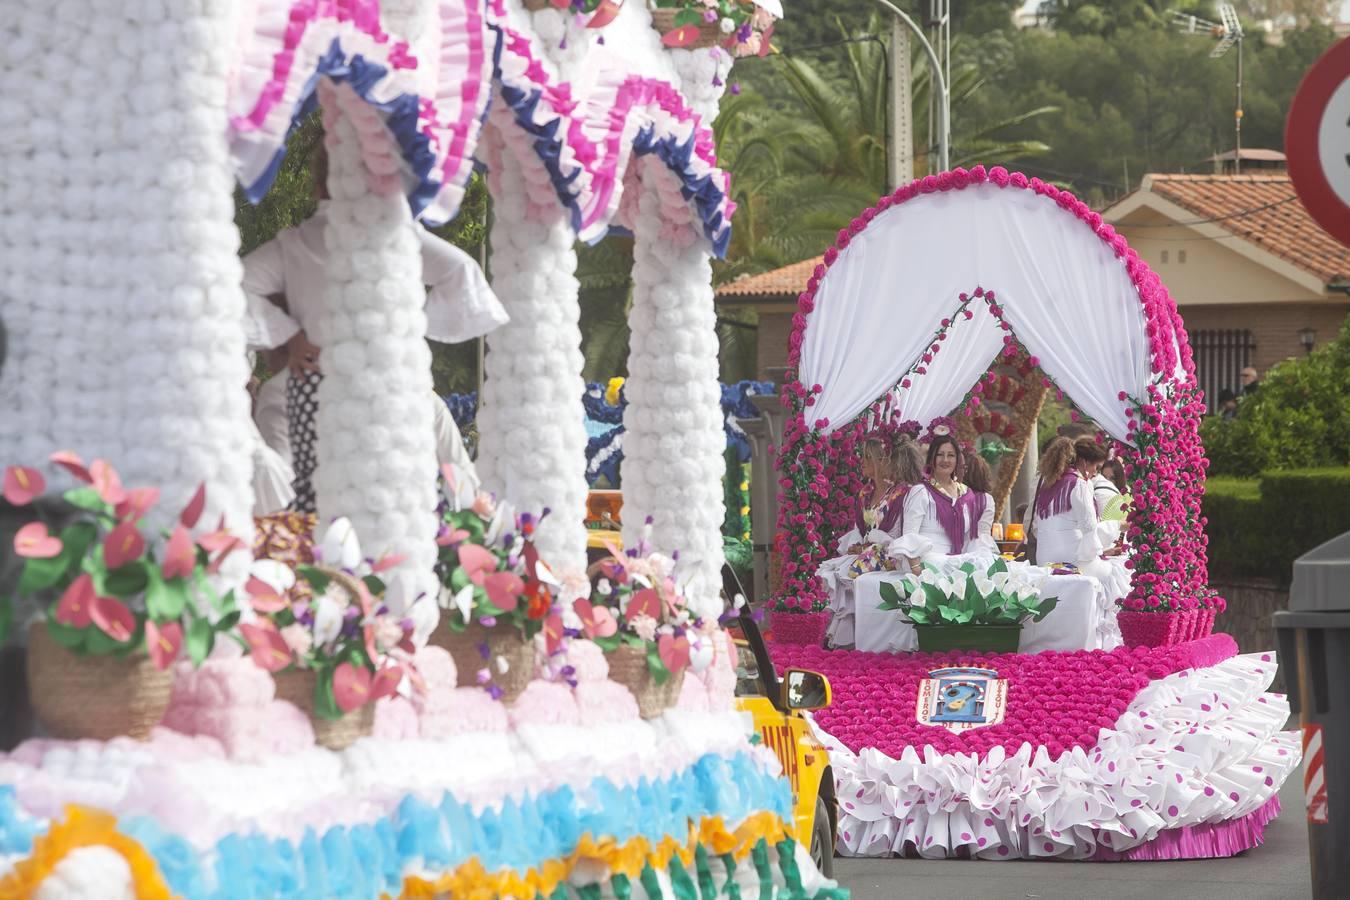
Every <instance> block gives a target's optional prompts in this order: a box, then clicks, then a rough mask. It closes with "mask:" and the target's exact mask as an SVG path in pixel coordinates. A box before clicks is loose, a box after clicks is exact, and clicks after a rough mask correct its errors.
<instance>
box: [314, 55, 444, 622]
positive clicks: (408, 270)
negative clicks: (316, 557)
mask: <svg viewBox="0 0 1350 900" xmlns="http://www.w3.org/2000/svg"><path fill="white" fill-rule="evenodd" d="M319 96H320V100H321V102H322V104H323V110H324V125H325V143H326V145H327V147H328V158H329V173H328V191H329V194H330V195H331V200H330V202H329V210H328V220H327V226H326V229H325V231H324V242H325V244H326V246H327V249H328V292H327V294H326V296H325V303H324V310H323V315H322V316H321V317H320V319H319V322H318V325H317V326H316V327H315V328H314V329H313V334H311V335H310V337H311V338H312V339H313V340H314V342H315V343H316V344H318V345H319V346H320V347H322V348H323V350H322V354H321V356H320V364H321V365H322V367H323V373H324V379H323V382H322V384H321V385H320V386H319V392H318V398H319V408H318V413H317V416H316V421H315V428H316V431H317V435H318V447H317V458H318V467H317V469H316V471H315V477H314V487H315V493H316V497H317V502H318V514H319V519H320V521H321V522H327V521H331V520H333V519H335V518H337V517H339V516H345V517H347V518H348V519H349V520H350V521H351V522H352V525H353V526H354V527H355V528H356V532H357V535H358V537H359V539H360V543H361V546H362V547H363V548H366V549H367V550H368V551H370V553H371V555H372V556H373V557H376V558H378V557H381V556H384V555H386V554H390V553H394V554H400V555H404V556H406V560H405V561H404V562H403V563H402V564H401V566H400V567H399V570H398V571H401V572H406V573H408V574H409V576H410V577H411V583H409V584H407V585H406V588H407V590H405V591H400V592H399V593H401V594H402V595H403V596H406V597H409V598H411V597H416V596H417V595H419V594H423V593H425V595H426V598H433V597H434V596H435V591H434V588H435V584H434V581H435V576H434V574H433V566H434V565H435V561H436V544H435V538H436V530H437V523H436V517H435V508H436V502H437V498H436V447H435V439H434V429H433V427H432V410H431V406H430V405H429V403H428V400H429V397H430V394H431V392H432V381H431V352H430V350H429V349H428V348H427V344H426V340H425V335H426V324H427V323H426V313H425V312H424V310H423V305H424V303H425V301H426V292H425V288H424V286H423V284H422V254H421V243H420V241H419V239H418V235H417V232H416V230H415V229H416V228H417V227H418V226H417V225H416V224H415V223H414V222H413V220H412V216H411V213H410V212H409V209H408V204H407V201H406V200H405V199H404V197H403V194H402V189H401V183H400V181H399V179H398V178H397V176H394V177H392V178H390V177H388V176H387V175H386V174H384V173H385V171H386V170H388V169H389V168H390V165H389V164H390V163H392V160H389V159H388V157H389V154H391V153H393V152H395V151H394V150H393V149H392V145H391V144H390V143H389V140H388V136H387V132H386V130H385V127H384V123H383V121H382V119H381V117H380V115H379V113H378V112H377V111H376V110H375V109H374V108H373V107H371V106H368V105H367V104H366V103H364V102H363V101H362V100H361V99H360V98H359V97H357V96H356V94H355V92H353V91H352V89H351V88H350V87H348V86H346V85H338V86H336V87H335V86H333V84H332V83H331V82H329V81H327V80H326V79H325V80H324V81H322V82H320V85H319ZM426 598H424V600H423V601H422V603H421V604H419V610H418V611H419V612H424V611H425V609H424V608H425V607H430V610H431V611H432V613H431V617H432V618H433V619H434V610H435V604H434V602H431V600H430V599H426ZM395 612H396V613H397V612H399V611H398V610H395ZM414 618H417V619H418V624H419V631H429V630H430V626H434V624H435V622H434V621H431V622H430V625H427V624H426V623H423V622H422V621H421V619H420V618H419V617H417V616H415V617H414Z"/></svg>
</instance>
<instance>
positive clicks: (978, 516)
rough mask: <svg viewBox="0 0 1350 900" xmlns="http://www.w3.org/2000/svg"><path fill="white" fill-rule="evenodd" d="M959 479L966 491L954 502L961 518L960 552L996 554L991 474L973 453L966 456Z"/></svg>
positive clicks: (992, 478) (992, 476)
mask: <svg viewBox="0 0 1350 900" xmlns="http://www.w3.org/2000/svg"><path fill="white" fill-rule="evenodd" d="M963 480H964V481H965V485H966V488H967V490H966V493H965V494H964V495H963V496H962V497H961V500H960V503H959V504H958V505H959V506H960V507H961V509H962V515H963V518H964V521H965V526H966V542H965V544H964V545H963V546H962V548H961V552H962V553H974V554H978V555H981V556H986V555H987V556H998V544H996V543H995V542H994V493H993V489H994V475H993V473H992V472H990V471H989V464H988V463H987V462H985V461H984V458H983V457H981V456H980V455H979V454H977V453H972V454H970V455H968V456H967V457H966V471H965V475H964V476H963Z"/></svg>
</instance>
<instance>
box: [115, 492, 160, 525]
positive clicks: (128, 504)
mask: <svg viewBox="0 0 1350 900" xmlns="http://www.w3.org/2000/svg"><path fill="white" fill-rule="evenodd" d="M158 502H159V488H156V487H144V488H135V489H133V490H130V491H128V492H127V495H126V497H124V498H123V500H122V502H121V503H119V504H117V508H116V509H115V510H114V512H115V513H116V514H117V518H119V519H123V520H126V521H130V522H136V521H139V520H140V519H141V518H142V517H143V516H144V515H145V514H146V512H148V511H149V509H150V507H152V506H154V505H155V504H156V503H158Z"/></svg>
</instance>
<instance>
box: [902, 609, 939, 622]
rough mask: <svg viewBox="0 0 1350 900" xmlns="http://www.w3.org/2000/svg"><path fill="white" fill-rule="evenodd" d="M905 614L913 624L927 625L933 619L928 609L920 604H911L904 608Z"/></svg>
mask: <svg viewBox="0 0 1350 900" xmlns="http://www.w3.org/2000/svg"><path fill="white" fill-rule="evenodd" d="M905 615H906V616H907V617H908V618H909V620H910V621H911V622H913V623H914V624H915V625H928V624H929V623H931V622H932V621H933V619H932V617H931V616H930V615H929V612H928V610H926V609H924V608H923V607H921V606H911V607H909V608H908V609H906V610H905Z"/></svg>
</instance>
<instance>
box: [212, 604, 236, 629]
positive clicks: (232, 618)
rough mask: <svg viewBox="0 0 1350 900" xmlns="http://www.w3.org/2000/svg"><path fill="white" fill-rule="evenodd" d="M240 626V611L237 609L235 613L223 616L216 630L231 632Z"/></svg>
mask: <svg viewBox="0 0 1350 900" xmlns="http://www.w3.org/2000/svg"><path fill="white" fill-rule="evenodd" d="M238 624H239V610H237V609H236V610H235V611H234V612H230V613H226V614H225V615H224V616H222V617H221V618H220V621H219V622H217V623H216V624H215V630H216V631H229V630H230V629H232V628H234V626H236V625H238Z"/></svg>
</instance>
